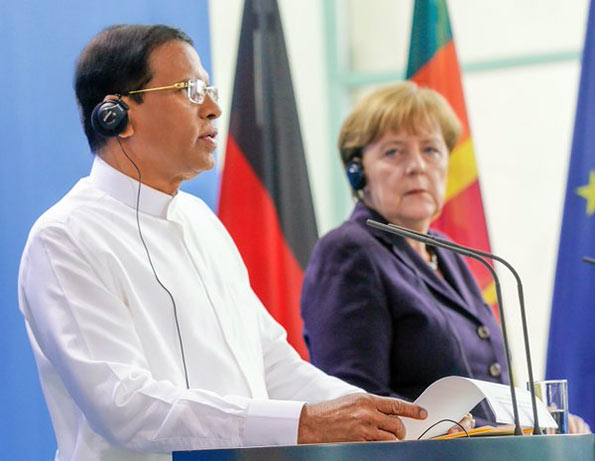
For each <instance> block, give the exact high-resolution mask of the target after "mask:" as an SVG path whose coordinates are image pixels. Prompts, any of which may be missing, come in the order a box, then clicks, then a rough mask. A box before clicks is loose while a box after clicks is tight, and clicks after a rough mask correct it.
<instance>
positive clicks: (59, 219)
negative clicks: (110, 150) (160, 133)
mask: <svg viewBox="0 0 595 461" xmlns="http://www.w3.org/2000/svg"><path fill="white" fill-rule="evenodd" d="M137 190H138V182H137V181H135V180H134V179H132V178H129V177H128V176H125V175H124V174H122V173H120V172H119V171H117V170H115V169H114V168H112V167H111V166H109V165H108V164H107V163H105V162H104V161H103V160H101V159H100V158H99V157H96V159H95V161H94V163H93V168H92V170H91V174H90V176H89V177H86V178H83V179H81V180H80V181H79V182H78V183H77V184H76V185H75V186H74V188H73V189H72V190H71V191H70V192H69V193H68V194H67V195H66V196H65V197H64V198H63V199H62V200H61V201H60V202H58V203H57V204H56V205H54V206H53V207H52V208H50V209H49V210H48V211H47V212H46V213H44V214H43V215H42V216H41V217H40V218H39V219H38V221H37V222H36V223H35V225H34V226H33V229H32V230H31V233H30V235H29V239H28V241H27V244H26V247H25V250H24V252H23V257H22V260H21V268H20V273H19V302H20V308H21V311H22V313H23V315H24V317H25V322H26V326H27V331H28V334H29V338H30V341H31V345H32V347H33V351H34V355H35V359H36V362H37V366H38V369H39V375H40V380H41V385H42V389H43V392H44V395H45V399H46V401H47V404H48V407H49V411H50V415H51V418H52V422H53V426H54V430H55V433H56V438H57V442H58V451H57V453H56V459H59V460H85V461H91V460H136V459H139V460H140V459H143V460H162V459H170V455H169V453H171V452H172V451H176V450H192V449H199V448H217V447H244V446H258V445H283V444H295V443H296V440H297V427H298V421H299V416H300V412H301V408H302V405H303V403H304V402H306V401H308V402H316V401H322V400H327V399H330V398H335V397H339V396H342V395H346V394H349V393H353V392H358V391H359V389H357V388H355V387H353V386H350V385H348V384H346V383H344V382H342V381H340V380H338V379H336V378H332V377H330V376H328V375H326V374H324V373H323V372H321V371H319V370H318V369H316V368H315V367H313V366H312V365H310V364H309V363H307V362H304V361H302V360H301V359H300V358H299V356H298V355H297V353H296V352H295V351H294V350H293V349H292V348H291V347H290V346H289V345H288V343H287V342H286V339H285V331H284V330H283V329H282V328H281V326H279V325H278V324H277V323H276V322H275V321H274V320H273V318H272V317H271V316H270V315H269V314H268V312H267V311H266V309H265V308H264V307H263V306H262V304H261V302H260V301H259V299H258V298H257V296H256V295H255V294H254V292H253V291H252V289H251V287H250V282H249V279H248V273H247V271H246V268H245V266H244V264H243V262H242V260H241V257H240V255H239V252H238V250H237V248H236V247H235V245H234V243H233V241H232V239H231V237H230V236H229V234H228V233H227V231H226V230H225V228H224V227H223V225H222V224H221V222H220V221H219V220H218V219H217V217H216V216H215V215H214V214H213V213H212V212H211V210H210V209H209V208H208V207H207V206H206V205H205V204H204V203H203V202H202V201H201V200H200V199H198V198H196V197H194V196H192V195H190V194H187V193H184V192H181V191H180V192H178V193H177V194H176V195H175V196H170V195H167V194H164V193H161V192H159V191H157V190H155V189H151V188H150V187H147V186H144V185H143V186H141V196H140V207H139V218H140V225H141V230H142V234H143V237H144V240H145V242H146V244H147V246H148V248H149V252H150V257H151V260H152V262H153V264H154V266H155V270H156V272H157V275H158V277H159V279H160V280H161V282H162V283H163V284H164V285H165V286H166V287H167V289H168V290H169V291H170V292H171V293H172V295H173V298H174V300H175V305H176V308H177V314H178V319H179V325H180V330H181V338H182V341H183V350H184V353H185V358H186V364H187V371H188V379H189V384H190V388H189V389H187V388H186V384H185V378H184V368H183V365H182V355H181V348H180V340H179V338H178V334H177V331H176V323H175V318H174V308H173V303H172V301H171V299H170V297H169V295H168V294H167V292H166V291H165V290H164V289H163V288H162V287H161V286H160V285H159V283H158V282H157V280H156V278H155V275H154V274H153V271H152V270H151V267H150V265H149V259H148V256H147V253H146V251H145V249H144V247H143V245H142V242H141V239H140V238H139V230H138V227H137V222H136V211H135V210H136V196H137Z"/></svg>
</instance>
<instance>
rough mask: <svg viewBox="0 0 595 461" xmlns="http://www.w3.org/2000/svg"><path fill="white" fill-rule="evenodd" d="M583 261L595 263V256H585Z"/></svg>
mask: <svg viewBox="0 0 595 461" xmlns="http://www.w3.org/2000/svg"><path fill="white" fill-rule="evenodd" d="M583 261H584V262H586V263H589V264H595V258H589V257H587V256H583Z"/></svg>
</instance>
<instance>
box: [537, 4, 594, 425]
mask: <svg viewBox="0 0 595 461" xmlns="http://www.w3.org/2000/svg"><path fill="white" fill-rule="evenodd" d="M583 256H588V257H591V258H595V1H593V0H592V1H591V8H590V11H589V21H588V24H587V34H586V38H585V48H584V50H583V59H582V71H581V82H580V89H579V96H578V104H577V109H576V120H575V125H574V138H573V143H572V153H571V157H570V167H569V170H568V183H567V186H566V199H565V205H564V221H563V223H562V234H561V236H560V248H559V252H558V267H557V270H556V282H555V287H554V299H553V305H552V315H551V323H550V337H549V348H548V360H547V371H546V375H547V377H548V378H549V379H561V378H566V379H568V389H569V406H570V411H571V412H572V413H575V414H578V415H579V416H582V417H583V418H584V419H585V421H587V422H588V423H589V424H590V426H591V427H592V428H595V265H591V264H588V263H586V262H584V261H583V260H582V258H583Z"/></svg>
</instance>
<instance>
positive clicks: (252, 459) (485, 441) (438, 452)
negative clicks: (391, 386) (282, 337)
mask: <svg viewBox="0 0 595 461" xmlns="http://www.w3.org/2000/svg"><path fill="white" fill-rule="evenodd" d="M206 460H213V461H214V460H216V461H262V460H274V461H306V460H307V461H310V460H316V461H342V460H377V461H379V460H386V461H392V460H394V461H397V460H398V461H401V460H421V461H448V460H457V461H458V460H461V461H465V460H481V461H502V460H510V461H562V460H565V461H566V460H571V461H595V436H594V435H536V436H507V437H481V438H480V437H476V438H471V439H455V440H422V441H413V442H374V443H372V442H368V443H338V444H324V445H297V446H285V447H258V448H237V449H225V450H196V451H180V452H175V453H174V454H173V461H206Z"/></svg>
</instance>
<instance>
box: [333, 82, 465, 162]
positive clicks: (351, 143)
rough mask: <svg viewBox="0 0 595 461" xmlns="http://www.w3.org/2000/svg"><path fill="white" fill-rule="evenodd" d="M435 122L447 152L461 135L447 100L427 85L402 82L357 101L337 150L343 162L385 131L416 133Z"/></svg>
mask: <svg viewBox="0 0 595 461" xmlns="http://www.w3.org/2000/svg"><path fill="white" fill-rule="evenodd" d="M436 124H437V125H438V126H439V127H440V130H441V131H442V136H443V137H444V142H445V143H446V146H447V147H448V151H449V152H450V151H452V149H453V148H454V147H455V145H456V143H457V140H458V139H459V136H460V135H461V131H462V127H461V122H460V121H459V119H458V117H457V116H456V114H455V113H454V110H453V109H452V108H451V107H450V105H449V104H448V102H447V101H446V99H445V98H444V97H443V96H442V95H441V94H440V93H438V92H436V91H434V90H432V89H429V88H420V87H418V86H417V85H416V84H415V83H414V82H410V81H405V82H400V83H397V84H394V85H390V86H386V87H383V88H379V89H377V90H374V91H372V92H371V93H370V94H368V95H367V96H366V97H364V98H363V99H362V100H360V101H359V102H358V103H357V104H356V105H355V107H354V108H353V110H352V111H351V113H350V114H349V116H348V117H347V118H346V119H345V121H344V122H343V126H342V127H341V132H340V133H339V142H338V146H339V152H340V154H341V160H342V161H343V165H347V164H348V163H349V162H350V161H351V160H352V159H353V157H355V156H361V151H362V149H363V148H364V147H365V146H367V145H368V144H370V143H371V142H373V141H376V140H377V139H379V138H381V137H382V136H383V135H384V134H385V133H387V132H388V131H394V132H399V131H401V130H405V131H407V132H409V133H412V134H416V132H417V130H418V129H419V128H420V127H422V126H425V127H428V126H430V127H431V126H435V125H436Z"/></svg>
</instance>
